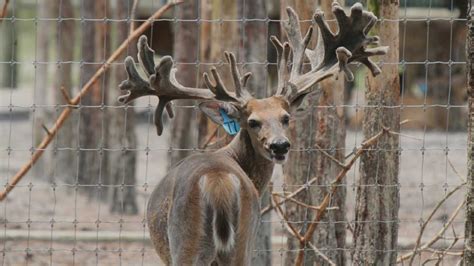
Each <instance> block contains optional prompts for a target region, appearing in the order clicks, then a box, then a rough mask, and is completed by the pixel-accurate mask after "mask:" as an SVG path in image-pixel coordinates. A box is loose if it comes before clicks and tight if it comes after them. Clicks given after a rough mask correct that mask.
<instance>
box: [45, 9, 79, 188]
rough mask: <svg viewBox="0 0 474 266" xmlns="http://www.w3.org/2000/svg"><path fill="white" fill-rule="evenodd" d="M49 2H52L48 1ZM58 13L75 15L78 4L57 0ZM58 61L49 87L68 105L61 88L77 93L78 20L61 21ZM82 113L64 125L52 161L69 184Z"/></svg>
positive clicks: (57, 173)
mask: <svg viewBox="0 0 474 266" xmlns="http://www.w3.org/2000/svg"><path fill="white" fill-rule="evenodd" d="M46 2H49V1H46ZM54 10H55V13H58V14H59V17H60V18H73V17H75V13H74V7H73V5H72V3H71V1H70V0H56V1H55V2H54ZM55 40H56V41H55V46H56V49H55V52H56V53H57V54H56V60H57V61H58V62H60V63H59V64H57V65H55V66H56V69H55V84H54V86H53V87H48V88H47V89H48V90H50V91H52V94H53V101H52V102H54V103H55V104H58V105H63V106H64V105H67V104H68V103H67V102H66V100H65V98H64V95H63V94H62V93H61V88H62V89H63V90H64V91H65V92H67V94H68V95H73V93H72V92H73V81H72V79H73V77H72V66H73V65H72V63H70V62H72V61H74V48H76V46H75V44H76V22H75V21H74V20H68V19H64V20H58V21H57V32H56V38H55ZM64 108H65V107H63V108H60V109H59V110H57V111H56V112H55V113H54V115H53V116H57V114H59V113H60V112H61V111H62V110H63V109H64ZM54 119H56V117H50V118H49V123H53V121H54ZM77 121H78V114H77V112H74V114H72V115H71V117H70V118H69V119H68V121H66V123H65V124H64V126H63V127H62V128H61V129H60V130H59V132H58V134H57V136H56V139H55V142H54V144H53V145H54V147H53V153H52V162H53V164H54V174H53V176H56V177H59V178H60V179H61V180H65V181H67V182H68V183H71V184H72V183H74V182H75V178H76V173H77V170H76V166H77V156H76V148H77V132H76V129H77V127H75V126H74V125H77Z"/></svg>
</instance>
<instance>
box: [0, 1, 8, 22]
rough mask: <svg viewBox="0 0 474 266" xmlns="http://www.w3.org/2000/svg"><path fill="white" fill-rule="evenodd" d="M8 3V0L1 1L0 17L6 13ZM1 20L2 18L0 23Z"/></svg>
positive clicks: (3, 16)
mask: <svg viewBox="0 0 474 266" xmlns="http://www.w3.org/2000/svg"><path fill="white" fill-rule="evenodd" d="M8 3H10V0H5V2H4V3H3V7H2V12H1V13H0V19H3V18H5V16H6V15H7V9H8ZM2 21H3V20H0V24H1V23H2Z"/></svg>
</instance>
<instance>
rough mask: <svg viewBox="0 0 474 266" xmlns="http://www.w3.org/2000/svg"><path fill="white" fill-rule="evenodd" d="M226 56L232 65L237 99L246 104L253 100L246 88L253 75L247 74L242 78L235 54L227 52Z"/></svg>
mask: <svg viewBox="0 0 474 266" xmlns="http://www.w3.org/2000/svg"><path fill="white" fill-rule="evenodd" d="M224 55H225V58H226V60H227V62H228V63H229V65H230V71H231V73H232V79H233V81H234V86H235V95H236V97H237V99H239V101H242V102H245V101H247V100H249V99H250V98H252V95H251V94H250V92H249V91H248V90H247V88H246V85H247V82H248V79H249V78H250V76H251V75H252V73H250V72H247V73H245V74H244V76H243V77H241V76H240V71H239V68H238V67H237V60H236V59H235V54H234V53H231V52H227V51H225V52H224Z"/></svg>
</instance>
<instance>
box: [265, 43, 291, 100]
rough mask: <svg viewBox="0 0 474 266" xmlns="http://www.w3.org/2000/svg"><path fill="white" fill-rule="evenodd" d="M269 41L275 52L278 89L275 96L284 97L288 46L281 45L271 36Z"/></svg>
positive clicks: (287, 74) (287, 77) (287, 73)
mask: <svg viewBox="0 0 474 266" xmlns="http://www.w3.org/2000/svg"><path fill="white" fill-rule="evenodd" d="M270 41H271V42H272V44H273V46H274V47H275V49H276V51H277V68H278V88H277V92H276V95H286V94H287V91H286V83H287V81H288V79H289V72H288V57H289V55H290V45H289V44H288V43H287V42H285V43H283V44H282V43H281V42H280V41H279V40H278V38H277V37H275V36H273V35H272V36H271V37H270Z"/></svg>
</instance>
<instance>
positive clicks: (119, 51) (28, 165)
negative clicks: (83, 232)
mask: <svg viewBox="0 0 474 266" xmlns="http://www.w3.org/2000/svg"><path fill="white" fill-rule="evenodd" d="M180 3H182V2H181V1H178V2H170V3H167V4H166V5H164V6H163V7H161V8H160V9H158V10H157V11H156V12H155V13H154V14H153V15H152V16H151V17H149V18H148V19H147V20H146V21H145V22H144V23H143V24H142V25H140V27H138V28H137V29H136V30H134V31H133V32H132V33H131V34H130V36H128V38H127V39H126V40H125V41H124V42H122V44H120V46H119V47H118V48H117V49H116V50H115V51H114V52H113V53H112V55H111V56H110V57H109V58H108V59H107V61H106V62H105V63H104V64H103V65H102V66H101V67H100V68H99V69H98V70H97V71H96V72H95V74H94V75H93V76H92V77H91V78H90V79H89V81H88V82H87V83H86V84H85V85H84V86H83V87H82V89H81V90H80V91H79V94H78V95H76V97H74V98H73V99H71V101H70V103H69V106H68V108H66V109H64V111H63V112H62V113H61V114H60V115H59V117H58V119H57V120H56V122H55V123H54V126H53V127H52V128H51V129H50V130H49V132H50V134H47V135H46V136H45V137H44V138H43V140H42V141H41V143H40V144H39V145H38V147H36V149H35V151H34V152H33V154H32V156H31V159H30V161H28V162H27V163H26V164H25V165H23V167H22V168H21V169H20V170H19V171H18V172H17V173H16V174H15V175H14V176H13V177H12V178H11V179H10V181H8V183H7V184H6V185H5V190H4V191H2V192H1V193H0V201H3V200H4V199H5V197H6V196H7V195H8V193H9V192H10V191H11V190H12V189H13V188H14V187H15V185H16V184H18V182H20V180H21V179H22V178H23V176H25V175H26V173H28V171H29V170H30V169H31V167H32V166H33V165H34V164H35V162H36V161H37V160H38V159H39V158H40V157H41V155H42V154H43V152H44V150H45V149H46V148H47V147H48V145H49V143H50V142H51V141H52V140H53V138H54V136H55V135H56V133H58V131H59V129H60V128H61V126H62V125H63V124H64V122H65V121H66V119H68V117H69V116H70V114H71V112H72V106H71V105H73V106H74V105H77V104H79V102H80V99H81V98H82V97H84V95H86V94H87V93H88V92H89V90H90V89H91V88H92V87H93V85H94V84H95V83H96V82H97V80H99V78H100V77H101V76H102V75H103V74H104V73H105V72H106V71H107V69H108V68H109V67H110V65H111V64H112V63H113V62H114V61H115V60H117V59H118V58H119V56H120V55H121V54H122V53H123V52H125V51H126V50H127V47H128V46H129V44H130V43H131V42H132V41H133V40H135V39H136V38H138V37H139V36H140V35H141V34H143V33H144V32H145V30H147V29H148V28H149V27H150V26H151V25H152V23H153V21H154V20H156V19H157V18H159V17H161V16H162V15H163V14H164V13H165V12H166V11H167V10H168V9H170V8H171V7H173V6H175V5H177V4H180ZM4 6H5V5H4Z"/></svg>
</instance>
